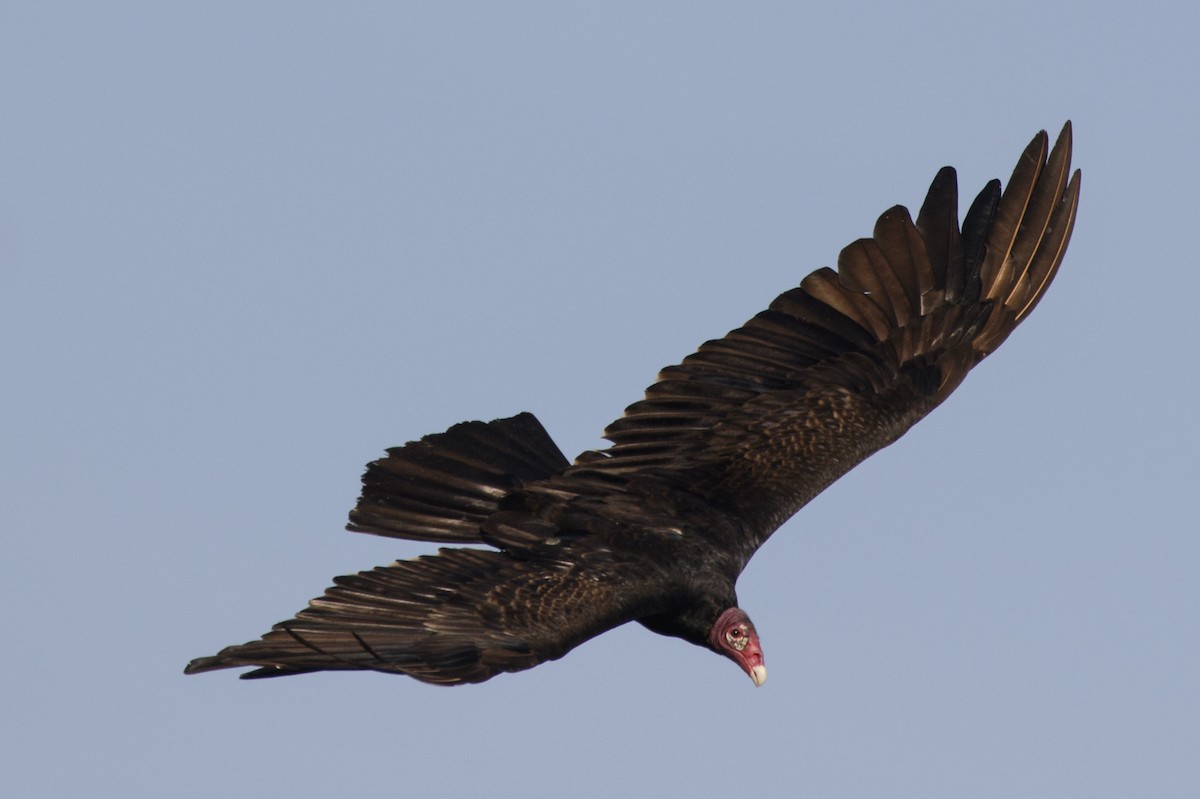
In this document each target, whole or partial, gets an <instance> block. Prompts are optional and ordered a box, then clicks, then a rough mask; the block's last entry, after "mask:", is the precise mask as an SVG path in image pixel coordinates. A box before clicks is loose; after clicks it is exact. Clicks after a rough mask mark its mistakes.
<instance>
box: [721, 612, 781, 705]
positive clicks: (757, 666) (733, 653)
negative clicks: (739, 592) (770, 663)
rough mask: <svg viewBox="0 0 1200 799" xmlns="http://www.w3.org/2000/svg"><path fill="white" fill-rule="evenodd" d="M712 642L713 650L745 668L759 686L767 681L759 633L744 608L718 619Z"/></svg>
mask: <svg viewBox="0 0 1200 799" xmlns="http://www.w3.org/2000/svg"><path fill="white" fill-rule="evenodd" d="M708 640H709V643H710V644H711V645H712V648H713V649H715V650H716V651H717V652H720V653H721V654H722V655H724V656H725V657H727V658H729V659H730V660H732V661H733V662H734V663H736V664H738V665H739V666H741V667H742V671H744V672H746V674H747V675H748V676H749V677H750V679H751V680H753V681H754V685H755V686H756V687H757V686H760V685H762V684H763V683H764V682H766V681H767V667H766V664H765V663H764V662H763V652H762V646H761V645H760V644H759V641H758V631H757V630H755V629H754V622H752V621H750V617H749V616H747V615H746V612H745V611H743V610H742V609H741V608H729V609H728V610H726V611H725V612H724V613H722V614H721V615H720V616H718V617H717V621H716V623H715V624H713V628H712V632H711V633H710V634H709V639H708Z"/></svg>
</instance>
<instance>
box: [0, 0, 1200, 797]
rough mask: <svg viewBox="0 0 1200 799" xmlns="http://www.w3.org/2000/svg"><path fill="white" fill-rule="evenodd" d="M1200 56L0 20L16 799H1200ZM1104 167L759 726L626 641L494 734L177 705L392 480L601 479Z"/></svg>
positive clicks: (727, 23) (742, 35)
mask: <svg viewBox="0 0 1200 799" xmlns="http://www.w3.org/2000/svg"><path fill="white" fill-rule="evenodd" d="M1198 22H1200V20H1198V19H1197V16H1196V12H1195V11H1194V10H1193V9H1192V8H1191V7H1190V6H1188V5H1187V4H1184V3H1153V2H1151V3H1139V4H1127V5H1125V6H1123V7H1116V8H1104V7H1102V6H1099V5H1096V4H1085V3H1031V2H1021V3H1016V4H1004V5H994V4H992V5H972V4H963V3H935V4H927V5H925V6H923V7H921V8H915V7H912V6H911V5H908V6H906V5H903V4H900V5H897V4H895V3H844V4H840V5H837V6H836V7H834V6H832V5H831V6H830V7H829V8H825V9H816V8H804V7H802V5H801V4H784V3H759V4H743V3H739V4H713V3H670V4H667V3H662V4H643V3H603V4H602V3H595V4H572V3H558V4H554V3H544V4H526V3H509V4H491V3H487V4H484V3H459V4H421V5H418V4H390V3H342V4H337V5H325V4H294V3H246V2H238V3H204V4H198V5H196V4H188V5H185V4H158V3H110V4H94V3H75V4H72V3H49V2H38V3H26V2H10V3H8V4H6V7H5V10H4V11H3V12H2V13H0V116H2V118H3V123H2V124H0V357H2V358H3V374H4V376H5V377H4V384H5V388H4V390H3V391H0V412H2V414H3V418H4V419H5V420H6V423H5V424H4V425H3V428H2V430H0V442H2V443H0V447H2V451H3V452H4V454H5V461H6V463H7V468H6V470H5V471H6V472H7V474H6V476H5V478H4V480H3V481H0V502H2V507H3V511H2V513H3V519H4V522H3V524H4V530H5V534H6V539H5V540H6V547H5V554H4V557H3V558H2V559H0V596H2V598H3V602H4V607H5V608H6V611H7V612H6V613H5V621H4V622H3V625H4V627H3V629H4V640H5V641H6V645H7V653H8V654H7V656H6V657H5V658H4V663H3V666H2V667H0V668H2V669H3V677H2V680H3V693H4V702H3V705H4V714H3V716H4V720H3V721H2V722H0V733H2V735H3V741H2V744H0V749H2V751H4V752H6V753H8V755H9V758H6V760H9V759H10V758H11V759H10V760H9V762H8V764H7V765H6V766H5V767H4V769H3V771H4V776H3V777H0V784H3V785H4V786H5V793H6V794H9V795H13V796H47V797H58V796H63V797H69V796H70V797H73V796H84V795H89V796H90V795H121V796H138V797H140V796H147V797H164V796H172V797H175V796H180V797H184V796H213V795H228V796H250V795H259V796H284V795H287V796H295V797H306V796H326V795H330V794H332V793H334V792H338V793H341V794H345V795H364V796H367V795H370V796H384V795H398V796H491V797H509V796H545V795H570V796H572V797H581V798H585V797H611V796H628V797H638V796H678V795H688V796H699V797H703V796H718V795H726V796H727V795H732V794H733V793H740V792H750V793H752V794H753V795H755V796H759V797H772V796H797V795H804V796H808V795H811V796H823V797H863V796H888V797H922V798H923V799H928V798H929V797H963V796H971V797H992V796H995V797H1012V796H1021V797H1063V796H1088V797H1104V796H1113V797H1116V796H1121V797H1126V796H1154V797H1184V796H1195V795H1197V792H1198V791H1200V764H1198V762H1197V758H1196V752H1197V751H1198V750H1200V686H1198V683H1197V677H1196V675H1197V664H1198V663H1200V626H1198V625H1200V623H1198V620H1197V610H1198V609H1200V588H1198V587H1197V575H1198V574H1200V543H1198V539H1197V535H1196V529H1195V528H1196V522H1195V513H1194V509H1193V506H1194V504H1195V503H1194V496H1193V494H1194V491H1195V487H1194V484H1195V481H1196V477H1197V473H1198V472H1200V469H1198V461H1197V454H1196V452H1197V445H1198V444H1200V441H1198V437H1200V434H1198V432H1197V428H1198V427H1200V426H1198V425H1197V424H1196V421H1195V418H1194V408H1195V405H1196V396H1197V378H1196V366H1197V356H1196V354H1195V339H1196V337H1195V332H1194V319H1195V316H1194V315H1195V313H1196V311H1195V308H1194V300H1193V298H1194V297H1195V296H1196V294H1197V292H1198V290H1200V278H1198V277H1197V274H1198V273H1197V269H1196V266H1195V264H1194V263H1193V261H1194V260H1195V256H1194V254H1193V253H1192V249H1193V247H1192V242H1191V238H1190V237H1191V236H1192V231H1193V230H1194V228H1195V224H1196V223H1195V216H1196V200H1195V193H1194V189H1193V184H1194V182H1195V180H1196V177H1197V176H1198V175H1200V158H1198V156H1197V152H1198V151H1197V147H1196V144H1197V142H1198V141H1200V104H1197V103H1196V81H1197V76H1198V75H1200V57H1198V56H1197V55H1196V51H1195V45H1194V41H1193V38H1194V37H1193V34H1194V31H1195V30H1196V27H1197V23H1198ZM1066 118H1071V119H1073V120H1074V122H1075V131H1076V158H1075V160H1076V163H1077V164H1078V165H1079V166H1081V167H1082V168H1083V170H1084V180H1083V198H1082V204H1081V210H1080V213H1079V223H1078V226H1077V228H1076V232H1075V239H1074V241H1073V243H1072V245H1071V249H1070V252H1069V253H1068V256H1067V260H1066V263H1065V265H1064V267H1063V271H1062V273H1061V275H1060V277H1059V279H1058V281H1057V282H1056V284H1055V286H1054V287H1053V288H1052V290H1051V292H1050V294H1049V296H1048V298H1047V299H1046V301H1045V302H1044V303H1042V304H1041V306H1039V308H1038V310H1037V313H1036V314H1035V315H1034V316H1033V317H1032V319H1031V320H1030V321H1029V322H1028V324H1026V325H1024V326H1023V327H1022V328H1021V329H1020V330H1019V331H1018V332H1017V333H1016V334H1015V335H1014V336H1013V337H1012V338H1011V339H1010V340H1009V342H1008V343H1006V344H1005V346H1004V347H1003V348H1002V349H1001V350H1000V351H999V352H998V353H997V354H996V355H995V356H994V357H993V358H992V359H990V360H989V361H988V362H987V363H986V364H984V365H983V366H982V367H981V368H980V369H979V370H978V372H977V373H976V374H973V375H972V376H971V378H970V379H969V380H968V381H967V383H966V384H965V385H964V386H963V388H962V389H960V391H959V392H958V393H957V394H956V395H955V396H954V397H953V398H952V399H951V400H950V401H949V402H948V403H947V404H946V405H945V406H944V407H943V408H941V409H939V411H938V412H937V413H936V414H934V415H933V416H932V417H931V418H930V419H929V420H927V421H925V422H923V423H922V424H921V425H919V426H918V427H917V428H916V429H915V430H914V431H913V432H912V433H911V434H910V435H909V436H907V437H906V438H905V439H903V440H902V441H901V442H899V443H898V444H897V445H895V446H893V447H891V448H890V449H888V450H886V451H884V452H883V453H880V454H879V455H878V456H876V457H875V458H873V459H871V460H870V461H868V462H867V463H866V464H864V465H863V466H862V467H860V468H859V469H858V470H856V471H855V472H854V473H853V474H852V475H850V476H848V477H847V478H845V479H843V480H842V481H841V482H839V483H838V484H836V485H835V486H834V487H833V488H832V489H830V490H829V491H827V492H826V493H825V494H824V495H822V496H821V497H820V498H818V500H817V501H815V502H814V503H813V504H812V505H810V506H809V507H808V508H807V509H805V510H804V511H803V512H802V513H801V514H800V515H799V516H798V517H797V518H796V519H794V520H793V521H792V522H791V523H790V524H789V525H787V526H786V527H785V528H784V529H783V530H782V531H781V532H780V533H779V534H778V535H777V536H776V537H775V538H773V539H772V540H771V542H770V543H769V544H768V545H767V546H766V547H765V548H764V549H763V550H762V551H761V552H760V554H759V556H758V557H757V558H756V559H755V561H754V562H753V563H752V564H751V566H750V568H749V569H748V570H747V572H746V573H745V575H744V576H743V579H742V581H741V583H740V584H739V594H740V598H741V602H742V605H743V606H744V607H745V608H747V609H748V610H749V611H750V613H751V614H752V615H753V617H754V619H755V621H756V623H757V625H758V627H759V630H760V632H761V633H762V635H763V639H764V644H765V647H766V652H767V661H768V664H769V666H770V670H771V680H770V681H769V682H768V683H767V685H766V686H765V687H764V688H762V689H758V690H755V689H754V688H753V687H752V686H751V685H750V683H749V681H748V680H747V679H746V678H745V676H744V675H743V674H741V673H740V672H739V671H738V670H737V669H736V668H735V667H734V666H732V665H731V664H730V663H728V662H726V661H724V660H722V659H720V658H717V657H715V656H712V655H710V654H707V653H705V652H703V651H701V650H699V649H695V648H693V647H690V646H687V645H686V644H683V643H680V642H677V641H672V640H668V639H663V638H659V637H657V636H653V635H650V634H649V633H647V632H645V631H644V630H642V629H640V628H637V627H632V626H631V627H628V628H624V629H621V630H618V631H616V632H614V633H612V634H609V635H606V636H603V637H602V638H599V639H596V640H595V641H592V642H590V643H588V644H585V645H584V646H582V647H580V648H579V649H578V650H576V651H575V652H573V653H572V654H571V655H569V656H568V657H567V658H565V659H563V660H561V661H558V662H556V663H552V664H548V665H546V666H543V667H540V668H538V669H536V670H534V671H530V672H526V673H523V674H520V675H515V676H505V677H501V678H498V679H496V680H494V681H492V682H490V683H487V684H485V685H482V686H477V687H468V688H461V689H454V690H444V689H437V688H432V687H429V686H424V685H421V684H418V683H416V682H414V681H411V680H406V679H401V678H394V677H393V678H389V677H383V676H380V675H371V674H359V675H356V674H349V675H347V674H334V675H313V676H306V677H299V678H294V679H286V680H277V681H267V682H257V683H245V682H239V681H237V680H236V679H234V675H233V674H232V673H220V674H214V675H206V676H203V677H189V678H185V677H184V676H183V675H182V673H181V669H182V667H183V665H184V664H185V663H186V662H187V660H188V659H189V658H191V657H194V656H197V655H202V654H209V653H211V652H213V651H215V650H216V649H218V648H220V647H221V646H223V645H225V644H229V643H235V642H241V641H243V640H247V639H250V638H253V637H255V636H257V635H258V634H260V633H261V632H263V631H264V630H265V629H266V628H267V626H268V625H269V624H271V623H272V622H275V621H277V620H279V619H282V618H284V617H287V616H289V615H291V614H292V613H293V612H294V611H296V610H298V609H299V608H300V607H302V606H303V604H304V602H305V601H306V600H307V599H308V598H309V597H311V596H313V595H316V594H318V593H319V592H320V591H321V590H322V589H323V588H324V587H325V586H326V585H327V584H328V580H329V578H330V577H332V576H333V575H334V574H340V573H346V572H352V571H356V570H358V569H362V568H367V567H370V566H373V565H377V564H381V563H385V562H387V561H389V560H391V559H393V558H396V557H409V556H412V555H416V554H419V553H421V552H424V551H429V550H430V549H432V547H425V546H422V545H418V544H407V543H402V542H395V541H387V540H382V539H374V538H372V537H370V536H355V535H350V534H348V533H345V532H341V527H342V525H343V523H344V519H345V513H346V511H347V510H348V509H349V507H350V506H351V505H352V504H353V502H354V500H355V498H356V496H357V485H358V476H359V474H360V472H361V468H362V466H363V464H364V463H366V462H367V461H368V460H370V459H372V458H374V457H376V456H377V454H378V453H379V452H380V450H382V449H383V448H384V447H385V446H389V445H395V444H399V443H402V442H404V441H407V440H410V439H413V438H417V437H419V436H421V435H423V434H426V433H430V432H436V431H440V430H442V429H444V428H445V427H447V426H448V425H450V424H452V423H454V422H457V421H460V420H462V419H491V418H495V417H497V416H507V415H511V414H513V413H516V412H518V411H522V410H529V411H533V412H534V413H536V414H537V415H538V416H539V417H540V418H541V419H542V421H543V422H544V423H545V424H546V426H547V427H548V429H549V430H550V432H551V433H552V434H553V435H554V436H555V438H556V439H557V440H558V442H559V444H560V446H561V447H562V448H563V450H564V451H565V452H567V453H568V455H574V454H575V453H576V452H578V451H579V450H582V449H586V448H591V447H595V446H597V445H598V444H600V439H599V431H600V430H601V429H602V428H603V427H604V425H605V424H607V423H608V422H609V421H611V420H612V419H613V418H615V417H616V416H618V415H619V414H620V411H621V409H622V408H623V407H624V406H625V405H627V404H629V403H630V402H632V401H634V400H635V399H637V398H638V397H639V396H640V394H641V390H642V389H643V388H644V387H645V386H646V385H647V384H648V383H649V382H650V381H651V380H652V379H653V377H654V374H655V373H656V371H657V370H658V368H660V367H661V366H664V365H666V364H669V363H672V362H675V361H678V360H679V359H680V358H681V357H682V356H683V355H685V354H687V353H688V352H690V351H691V350H692V349H694V348H695V346H696V345H698V344H699V343H700V342H701V341H703V340H704V339H706V338H711V337H715V336H719V335H721V334H723V333H724V332H725V331H726V330H728V329H730V328H731V327H734V326H736V325H738V324H740V323H741V322H742V321H744V320H745V319H746V318H748V317H749V316H750V315H752V314H753V313H754V312H756V311H757V310H759V309H761V308H762V307H764V306H765V304H766V303H767V302H768V301H769V300H770V299H771V298H772V297H774V296H775V294H777V293H778V292H780V291H782V290H785V289H787V288H789V287H791V286H793V285H795V284H796V283H797V282H798V281H799V280H800V278H801V277H803V276H804V275H805V274H807V273H808V272H809V271H810V270H811V269H813V268H815V267H817V266H821V265H826V264H832V263H833V262H834V260H835V258H836V256H837V252H838V250H839V248H840V247H841V246H842V245H844V244H846V243H848V242H849V241H851V240H852V239H854V238H856V237H858V236H861V235H865V234H867V233H868V232H869V231H870V229H871V226H872V224H873V223H874V219H875V217H876V216H877V215H878V214H879V213H880V212H881V211H883V210H884V209H885V208H887V207H888V206H890V205H891V204H893V203H896V202H902V203H905V204H908V205H910V206H916V205H917V204H918V203H919V202H920V200H921V198H922V197H923V196H924V191H925V188H926V186H927V185H928V182H929V180H930V179H931V178H932V176H933V174H934V172H935V171H936V170H937V168H938V167H940V166H941V165H943V164H946V163H949V164H953V165H955V166H957V167H958V168H959V175H960V183H961V186H962V189H963V193H964V194H970V195H973V193H974V192H975V191H977V190H978V188H979V187H981V186H982V185H983V183H984V181H986V180H987V179H988V178H991V177H1001V178H1003V179H1007V176H1008V172H1009V170H1010V169H1011V167H1012V165H1013V163H1014V161H1015V159H1016V156H1017V154H1018V153H1019V152H1020V150H1021V148H1022V147H1023V146H1024V144H1025V142H1026V141H1027V140H1028V139H1029V137H1030V136H1031V135H1032V134H1033V133H1034V132H1035V131H1036V130H1037V129H1038V128H1041V127H1047V128H1050V129H1051V131H1052V132H1055V131H1056V130H1057V128H1058V126H1059V125H1061V123H1062V122H1063V120H1065V119H1066Z"/></svg>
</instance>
